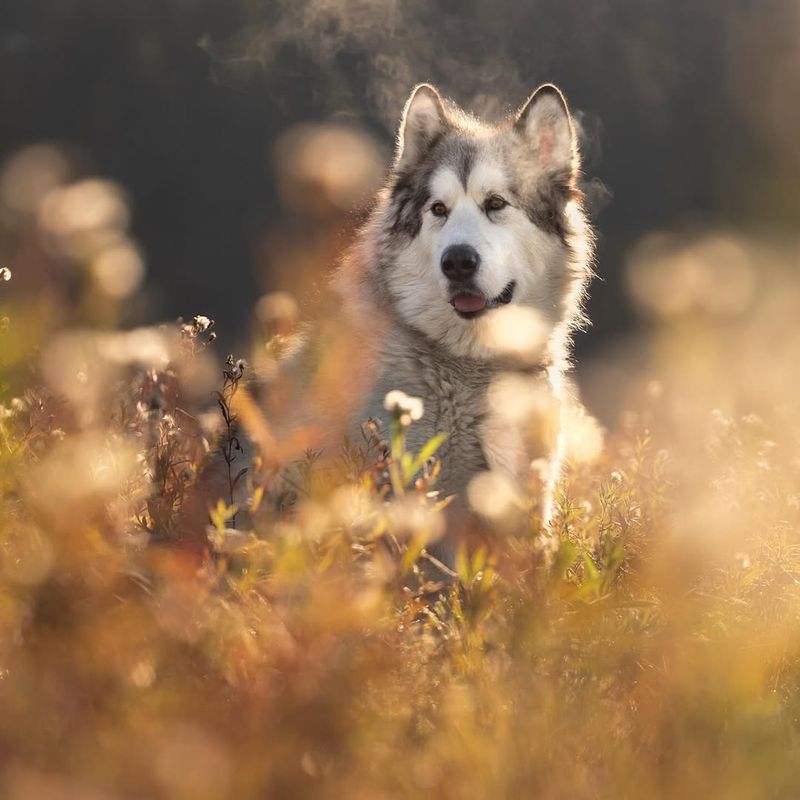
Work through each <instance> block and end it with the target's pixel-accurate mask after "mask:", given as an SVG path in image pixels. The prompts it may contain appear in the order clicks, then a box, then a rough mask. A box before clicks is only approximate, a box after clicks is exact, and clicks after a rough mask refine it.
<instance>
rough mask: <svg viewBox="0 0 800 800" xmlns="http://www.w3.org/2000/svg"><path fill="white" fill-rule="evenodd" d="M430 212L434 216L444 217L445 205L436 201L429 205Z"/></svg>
mask: <svg viewBox="0 0 800 800" xmlns="http://www.w3.org/2000/svg"><path fill="white" fill-rule="evenodd" d="M431 214H433V216H434V217H446V216H447V206H446V205H445V204H444V203H441V202H436V203H434V204H433V205H432V206H431Z"/></svg>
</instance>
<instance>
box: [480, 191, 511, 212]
mask: <svg viewBox="0 0 800 800" xmlns="http://www.w3.org/2000/svg"><path fill="white" fill-rule="evenodd" d="M507 205H508V203H507V202H506V201H505V200H503V198H502V197H500V195H499V194H493V195H491V196H490V197H487V198H486V202H485V203H484V208H485V209H486V210H487V211H502V210H503V209H504V208H505V207H506V206H507Z"/></svg>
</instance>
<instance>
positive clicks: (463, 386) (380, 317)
mask: <svg viewBox="0 0 800 800" xmlns="http://www.w3.org/2000/svg"><path fill="white" fill-rule="evenodd" d="M578 172H579V160H578V148H577V142H576V134H575V129H574V126H573V123H572V120H571V117H570V113H569V111H568V108H567V103H566V101H565V99H564V96H563V95H562V93H561V92H560V91H559V90H558V89H557V88H556V87H555V86H552V85H549V84H546V85H544V86H540V87H539V88H538V89H537V90H536V91H535V92H534V93H533V95H532V96H531V97H530V98H529V99H528V100H527V101H526V102H525V104H524V105H523V106H522V108H521V109H520V110H519V111H517V112H516V113H514V114H512V115H511V116H510V117H509V118H508V119H506V120H505V121H503V122H502V123H501V124H499V125H488V124H486V123H484V122H482V121H481V120H478V119H476V118H475V117H473V116H471V115H469V114H467V113H465V112H464V111H463V110H461V109H460V108H458V107H457V106H456V105H455V104H453V103H452V102H450V101H448V100H446V99H444V98H442V97H441V96H440V95H439V93H438V92H437V91H436V89H434V88H433V87H432V86H430V85H427V84H422V85H420V86H417V87H416V88H415V89H414V91H413V92H412V94H411V97H410V98H409V100H408V102H407V103H406V106H405V110H404V112H403V117H402V122H401V124H400V129H399V133H398V138H397V151H396V156H395V159H394V163H393V165H392V169H391V173H390V176H389V179H388V182H387V184H386V186H385V188H384V189H383V190H382V192H381V193H380V194H379V196H378V198H377V202H376V204H375V207H374V209H373V210H372V212H371V214H370V216H369V219H368V220H367V222H366V224H365V225H364V227H363V228H362V230H361V232H360V234H359V236H358V238H357V241H356V243H355V245H354V246H353V247H352V249H351V251H350V252H349V253H348V255H347V256H346V258H345V259H344V262H343V264H342V266H341V267H340V269H339V270H338V272H337V274H336V276H335V279H334V290H335V292H337V293H338V296H339V298H340V301H341V305H340V320H344V321H345V323H346V327H347V328H348V330H349V336H348V337H347V341H348V342H349V344H348V345H347V346H346V348H345V346H344V345H342V348H345V349H344V350H343V352H342V353H340V355H342V356H343V357H344V361H346V363H347V365H348V367H347V369H346V370H344V371H341V367H340V368H339V375H340V376H341V380H340V388H341V395H342V397H344V396H345V395H347V396H348V397H359V398H360V400H359V402H357V403H356V404H355V405H353V404H352V403H345V404H344V405H345V406H346V407H347V409H348V411H347V414H348V416H349V417H350V419H351V422H352V423H353V424H356V423H358V422H360V421H363V420H366V419H367V418H369V417H375V418H384V419H385V418H386V414H387V412H386V410H385V408H384V399H385V397H386V395H387V393H388V392H389V391H391V390H394V389H397V390H401V391H402V392H405V393H406V394H408V395H411V396H414V397H419V398H421V399H422V401H423V404H424V414H423V416H422V418H421V419H420V420H419V421H417V422H415V423H414V424H413V425H412V427H411V428H410V431H409V445H410V447H411V448H412V449H414V450H417V449H419V448H420V447H421V446H422V445H423V444H424V442H426V441H427V440H428V439H430V438H431V437H432V436H433V435H434V434H436V433H438V432H445V433H446V434H447V436H448V438H447V440H446V442H445V443H444V444H443V445H442V446H441V449H440V450H439V457H440V459H441V467H442V469H441V478H440V481H439V486H440V488H441V489H442V490H443V492H444V493H446V494H455V495H456V496H457V497H458V498H460V499H461V502H462V503H463V504H465V505H466V504H467V503H468V502H470V501H471V500H476V501H477V504H478V505H480V504H481V498H480V496H479V495H480V492H479V491H477V489H480V487H481V486H483V487H484V488H485V489H487V490H489V491H490V492H491V491H494V489H493V488H492V487H496V486H497V485H498V484H497V483H496V482H493V477H497V478H499V479H500V480H501V482H502V481H505V482H506V483H509V481H510V482H512V483H513V484H514V485H516V486H517V487H520V486H524V485H527V484H528V482H529V480H530V478H531V477H532V474H533V471H534V470H536V471H538V472H539V475H540V477H541V476H542V475H544V481H543V484H544V487H545V489H544V491H545V496H544V503H543V505H542V517H543V518H544V520H545V522H546V521H547V518H548V517H549V514H550V508H551V500H552V497H551V495H552V488H553V482H554V480H555V477H556V475H557V473H558V466H559V461H560V457H561V454H560V450H561V445H560V440H561V435H560V430H561V422H560V420H561V419H562V417H563V407H564V405H565V402H566V401H567V400H568V397H567V395H568V392H567V389H566V388H565V387H566V383H565V379H564V374H565V371H566V370H567V369H568V366H569V346H570V334H571V332H572V330H573V329H574V328H575V327H576V326H577V325H579V324H580V323H581V322H582V321H583V316H582V313H581V299H582V297H583V293H584V290H585V286H586V283H587V279H588V277H589V275H590V272H591V269H590V261H591V253H592V237H591V232H590V230H589V227H588V225H587V222H586V219H585V216H584V213H583V208H582V202H581V201H582V197H581V192H580V190H579V187H578ZM340 364H341V359H340ZM328 385H329V386H330V384H328ZM334 405H336V404H335V403H334ZM487 473H488V475H487ZM487 478H488V480H487ZM476 487H477V488H476ZM473 489H475V490H476V491H473ZM472 495H474V497H471V496H472ZM484 499H485V498H484ZM474 504H475V503H473V505H474ZM489 504H490V505H491V498H489ZM479 510H480V509H479Z"/></svg>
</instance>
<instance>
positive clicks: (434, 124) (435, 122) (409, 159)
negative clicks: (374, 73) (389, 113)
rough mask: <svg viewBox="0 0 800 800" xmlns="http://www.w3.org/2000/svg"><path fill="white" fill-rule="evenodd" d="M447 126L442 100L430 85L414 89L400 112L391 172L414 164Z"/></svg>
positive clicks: (425, 84)
mask: <svg viewBox="0 0 800 800" xmlns="http://www.w3.org/2000/svg"><path fill="white" fill-rule="evenodd" d="M447 125H448V121H447V115H446V114H445V110H444V105H443V104H442V98H441V97H440V96H439V92H437V91H436V89H434V88H433V86H431V85H430V84H427V83H421V84H419V86H416V87H414V90H413V91H412V92H411V96H410V97H409V98H408V100H407V102H406V106H405V108H404V109H403V119H402V121H401V122H400V130H399V131H398V134H397V156H396V158H395V169H399V170H402V169H404V168H406V167H409V166H411V165H412V164H414V163H416V162H417V161H418V160H419V159H420V158H421V157H422V156H423V155H424V154H425V153H426V152H427V151H428V150H429V149H430V147H431V146H432V145H433V144H434V143H435V142H436V140H437V139H438V138H439V137H440V136H441V135H442V133H444V130H445V128H446V127H447Z"/></svg>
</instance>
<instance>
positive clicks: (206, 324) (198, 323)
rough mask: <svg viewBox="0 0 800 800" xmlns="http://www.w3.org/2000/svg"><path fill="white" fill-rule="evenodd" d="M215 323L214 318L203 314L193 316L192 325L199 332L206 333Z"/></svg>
mask: <svg viewBox="0 0 800 800" xmlns="http://www.w3.org/2000/svg"><path fill="white" fill-rule="evenodd" d="M213 324H214V320H213V319H209V318H208V317H206V316H204V315H203V314H196V315H195V316H194V317H192V325H193V326H194V328H195V330H196V331H197V332H198V333H205V332H206V331H207V330H208V329H209V328H210V327H211V326H212V325H213Z"/></svg>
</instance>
